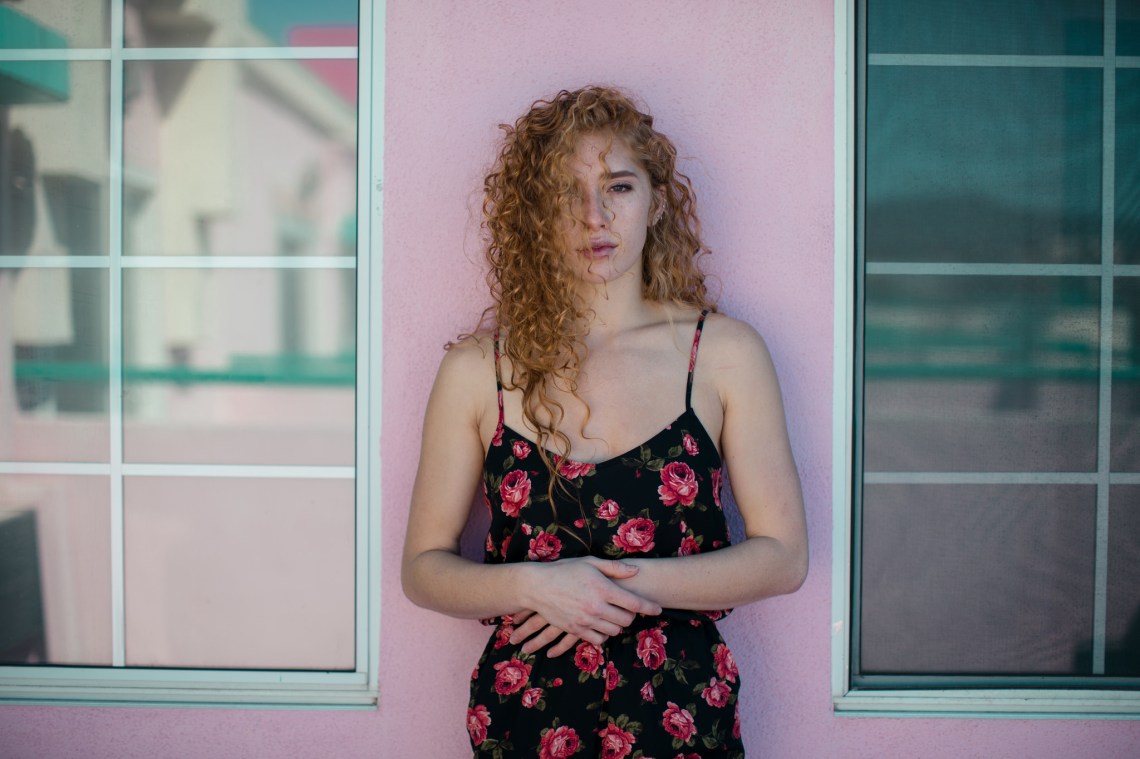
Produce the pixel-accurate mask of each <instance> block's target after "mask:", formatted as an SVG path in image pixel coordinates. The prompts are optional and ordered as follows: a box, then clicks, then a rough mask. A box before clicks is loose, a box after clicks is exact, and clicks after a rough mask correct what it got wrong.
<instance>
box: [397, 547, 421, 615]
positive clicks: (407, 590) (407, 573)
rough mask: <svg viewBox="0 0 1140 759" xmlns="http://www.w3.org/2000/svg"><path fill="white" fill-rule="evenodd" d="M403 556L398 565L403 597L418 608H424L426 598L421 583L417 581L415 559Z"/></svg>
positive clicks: (417, 574)
mask: <svg viewBox="0 0 1140 759" xmlns="http://www.w3.org/2000/svg"><path fill="white" fill-rule="evenodd" d="M417 558H419V557H415V558H411V559H409V558H405V559H404V561H403V564H402V565H401V567H400V587H401V588H402V589H403V591H404V597H405V598H407V599H408V600H409V601H411V602H412V603H413V604H415V605H416V606H419V607H420V608H425V607H426V605H427V598H426V597H425V596H424V593H423V586H422V583H420V582H419V579H420V578H419V573H418V572H417V571H416V569H417V567H416V559H417Z"/></svg>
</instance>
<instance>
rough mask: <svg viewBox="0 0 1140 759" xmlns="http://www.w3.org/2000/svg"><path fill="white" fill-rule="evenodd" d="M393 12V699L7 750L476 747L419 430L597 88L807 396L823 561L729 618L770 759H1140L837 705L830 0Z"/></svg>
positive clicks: (1102, 728) (1133, 740) (36, 732)
mask: <svg viewBox="0 0 1140 759" xmlns="http://www.w3.org/2000/svg"><path fill="white" fill-rule="evenodd" d="M387 18H388V20H387V35H388V39H387V56H388V60H387V103H386V115H385V120H386V130H387V136H386V141H385V145H384V156H385V163H386V176H385V188H386V197H385V239H384V254H383V255H384V259H383V270H384V335H385V344H384V367H385V368H384V379H383V381H384V385H383V387H384V394H383V404H384V406H383V408H384V428H383V430H382V431H381V435H382V457H383V492H384V496H383V497H384V500H383V504H382V529H383V568H382V571H383V582H382V587H381V588H380V592H381V595H382V611H381V616H382V619H381V661H380V706H379V709H377V710H366V711H311V710H242V709H175V708H164V709H143V708H124V707H111V708H87V707H83V708H81V707H41V706H21V707H5V708H3V709H0V757H21V758H23V757H107V758H108V759H110V758H111V757H116V758H118V757H156V756H171V757H202V758H205V757H211V758H217V757H263V756H265V757H323V756H336V757H442V758H444V759H446V758H450V757H461V756H467V755H469V748H468V743H467V736H466V731H465V729H464V715H465V709H466V703H467V683H468V678H469V677H470V673H471V669H472V667H473V665H474V662H475V660H476V659H477V657H478V653H479V651H480V649H481V648H482V645H483V643H484V641H485V638H486V635H487V633H488V631H487V629H486V628H484V627H482V626H481V625H479V624H478V623H476V622H470V621H461V620H453V619H449V618H446V617H443V616H440V615H438V614H434V613H432V612H427V611H423V610H420V609H417V608H415V607H413V606H412V605H411V604H410V603H409V602H408V601H406V600H405V599H404V597H403V594H402V593H401V591H400V581H399V558H400V549H401V543H402V539H403V532H404V525H405V522H406V517H407V504H408V498H409V494H410V491H411V487H412V479H413V475H414V472H415V467H416V462H417V456H418V448H419V436H418V432H417V431H418V429H419V426H420V420H421V418H422V414H423V410H424V405H425V403H426V400H427V395H428V390H429V387H430V384H431V380H432V377H433V376H434V372H435V368H436V366H437V364H438V361H439V359H440V357H441V355H442V346H443V344H444V343H445V342H446V341H447V340H448V339H449V338H452V337H454V336H455V335H456V334H457V332H460V331H463V330H465V329H469V328H471V327H472V326H474V324H475V321H476V319H477V317H478V315H479V313H480V311H481V309H482V308H483V306H484V305H485V304H486V295H485V292H484V290H485V287H484V286H483V284H482V279H481V267H480V264H479V261H480V258H479V257H480V249H479V248H480V246H479V234H478V203H479V188H480V177H481V175H482V172H483V171H484V169H485V167H486V165H487V164H488V163H489V162H490V160H491V156H492V151H493V146H494V143H495V139H496V136H497V129H496V124H497V123H499V122H501V121H508V120H512V121H513V119H514V118H515V117H516V116H517V115H518V114H519V113H521V112H522V110H524V109H525V108H526V107H527V105H528V104H529V103H530V102H531V101H532V100H534V99H535V98H538V97H541V96H544V95H549V94H552V93H553V92H555V91H557V90H558V89H561V88H563V87H567V88H572V87H575V86H579V85H582V84H585V83H611V84H616V85H619V86H622V87H625V88H627V89H629V90H631V91H633V92H634V93H637V94H638V95H639V96H640V97H641V98H642V99H643V100H644V102H645V103H646V104H647V105H648V106H649V108H650V110H651V111H652V113H653V114H654V115H655V116H656V118H657V124H658V126H659V127H660V128H661V129H662V130H663V131H665V132H666V133H667V134H669V135H671V136H672V137H673V138H674V140H675V141H676V143H677V144H678V147H679V150H680V152H681V154H682V155H684V156H685V157H686V158H685V161H684V164H683V165H684V168H685V170H686V171H687V173H689V174H690V176H691V177H692V178H693V181H694V183H695V185H696V188H697V192H698V197H699V200H700V209H701V211H702V219H703V222H704V227H705V231H706V236H707V241H708V243H709V245H710V247H711V248H712V249H713V251H714V255H713V257H712V258H711V260H710V261H709V267H708V268H709V270H710V272H711V273H712V274H713V275H714V276H715V277H716V279H717V280H719V282H720V283H722V284H721V298H720V303H721V307H722V309H723V310H724V311H726V312H728V313H730V314H732V315H734V316H737V317H740V318H743V319H745V320H747V321H749V322H751V323H752V324H754V325H755V326H756V327H757V328H759V329H760V330H761V332H762V333H763V334H764V335H765V337H766V338H767V340H768V342H769V344H770V347H771V350H772V353H773V356H774V358H775V360H776V364H777V368H778V370H779V373H780V377H781V381H782V384H783V388H784V394H785V402H786V408H787V414H788V419H789V425H790V430H791V436H792V442H793V445H794V449H795V454H796V458H797V462H798V465H799V469H800V474H801V477H802V480H803V484H804V495H805V502H806V506H807V512H808V519H809V527H810V530H811V539H812V549H811V558H812V570H811V574H810V576H809V579H808V581H807V583H806V585H805V586H804V588H803V589H802V590H800V592H799V593H797V594H795V595H793V596H790V597H786V598H779V599H773V600H769V601H764V602H761V603H759V604H754V605H752V606H749V607H746V608H742V609H739V610H737V611H736V612H735V613H734V614H733V615H732V616H731V617H730V618H729V619H728V620H726V621H725V622H723V623H722V630H723V632H724V635H725V637H726V638H727V639H728V641H729V644H730V645H731V646H732V648H733V650H734V651H735V652H736V657H737V660H738V662H739V664H740V669H741V673H742V677H743V681H744V690H743V695H742V704H743V706H742V718H743V723H744V734H745V742H746V745H747V747H748V750H749V755H750V756H751V755H755V756H766V757H809V758H810V757H933V758H936V757H947V758H949V757H954V758H955V759H957V758H958V757H998V756H1000V757H1028V756H1033V757H1076V756H1081V757H1123V756H1134V755H1136V751H1137V746H1138V745H1140V723H1136V722H1117V721H1097V720H1087V721H1075V720H1068V721H1066V720H1045V721H1029V720H1014V719H994V720H988V719H924V718H912V719H893V718H852V717H837V716H834V715H833V713H832V710H831V702H830V695H829V690H830V685H829V683H830V656H831V654H830V627H831V620H830V604H831V577H830V569H831V545H830V536H831V495H830V494H831V461H830V456H831V439H832V438H831V436H832V429H831V402H832V401H831V399H832V394H833V393H834V392H837V391H840V389H838V388H835V387H833V383H832V330H833V327H832V324H833V321H832V320H833V308H832V281H833V280H832V272H833V252H832V250H833V249H832V244H833V243H832V241H833V231H834V230H833V217H832V214H833V210H832V209H833V194H834V189H833V166H834V163H833V126H832V125H833V107H834V105H833V102H834V101H833V99H834V95H833V89H832V81H833V66H834V39H833V3H832V2H831V1H830V0H763V1H757V0H725V1H724V2H716V3H712V2H707V3H694V2H691V1H690V2H681V1H680V0H663V1H662V0H635V1H630V2H620V3H613V2H609V1H608V0H579V1H577V2H560V3H555V2H532V3H520V2H512V1H510V0H484V1H483V2H478V3H474V2H461V1H460V0H389V2H388V3H387ZM488 392H493V388H488ZM477 529H478V525H476V526H475V527H474V530H477ZM474 543H475V545H476V546H477V545H478V543H479V540H478V538H477V537H476V538H475V540H474ZM658 759H662V758H661V757H658Z"/></svg>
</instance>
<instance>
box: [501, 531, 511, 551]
mask: <svg viewBox="0 0 1140 759" xmlns="http://www.w3.org/2000/svg"><path fill="white" fill-rule="evenodd" d="M510 544H511V536H510V535H508V536H507V537H505V538H503V547H502V548H500V549H499V550H500V551H501V552H502V553H503V556H506V555H507V546H509V545H510Z"/></svg>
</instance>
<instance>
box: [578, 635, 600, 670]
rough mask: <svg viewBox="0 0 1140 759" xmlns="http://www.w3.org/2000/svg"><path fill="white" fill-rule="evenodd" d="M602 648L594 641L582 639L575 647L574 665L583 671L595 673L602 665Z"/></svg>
mask: <svg viewBox="0 0 1140 759" xmlns="http://www.w3.org/2000/svg"><path fill="white" fill-rule="evenodd" d="M602 659H603V657H602V649H600V648H598V647H597V646H595V645H594V644H593V643H589V642H587V641H582V642H581V643H579V644H578V647H577V648H575V649H574V665H575V666H576V667H578V669H580V670H582V671H583V672H589V673H590V674H593V673H595V672H597V671H598V667H600V666H602Z"/></svg>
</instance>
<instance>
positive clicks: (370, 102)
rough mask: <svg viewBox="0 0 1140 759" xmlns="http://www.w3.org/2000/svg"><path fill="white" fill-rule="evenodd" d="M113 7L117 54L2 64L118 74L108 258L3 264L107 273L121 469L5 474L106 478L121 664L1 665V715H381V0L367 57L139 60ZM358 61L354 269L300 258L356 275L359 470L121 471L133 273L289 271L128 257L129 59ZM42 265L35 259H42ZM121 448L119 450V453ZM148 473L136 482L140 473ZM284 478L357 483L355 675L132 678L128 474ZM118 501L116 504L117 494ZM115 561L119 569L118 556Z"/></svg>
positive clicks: (177, 672) (242, 54)
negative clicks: (125, 282)
mask: <svg viewBox="0 0 1140 759" xmlns="http://www.w3.org/2000/svg"><path fill="white" fill-rule="evenodd" d="M125 1H126V0H111V3H110V6H111V10H110V28H111V38H112V39H111V46H110V47H109V48H85V49H70V50H65V51H59V50H45V51H28V50H24V51H6V50H0V60H20V61H27V60H58V59H61V58H64V59H67V60H81V61H106V62H108V63H109V64H110V93H109V100H110V103H111V110H110V119H111V122H110V130H109V131H110V164H111V171H110V190H109V193H110V203H109V206H110V220H109V221H110V251H111V255H109V256H85V257H84V259H83V261H80V262H76V261H72V260H70V259H67V258H64V259H62V260H60V259H58V258H56V257H48V256H39V257H35V259H29V258H27V257H15V259H16V260H7V259H8V258H9V257H5V256H0V268H3V267H6V266H22V267H28V266H41V267H61V266H62V267H69V266H70V267H75V266H87V267H90V266H95V267H102V268H106V269H107V270H108V272H109V280H110V292H109V302H110V321H109V326H110V344H109V351H110V358H111V365H112V372H111V382H110V399H111V400H110V417H111V436H112V440H113V441H117V442H113V444H112V457H111V458H112V460H111V463H110V465H109V466H108V465H104V464H95V465H91V464H9V465H4V464H0V474H11V473H36V474H96V473H97V474H107V472H108V471H109V472H110V475H111V481H112V485H111V488H112V516H111V549H112V551H111V553H112V557H113V558H112V569H111V586H112V606H113V607H114V609H115V613H114V614H113V620H114V621H113V631H112V633H113V634H112V639H113V656H112V665H111V666H110V667H48V666H45V667H28V666H19V667H13V666H7V667H4V666H0V704H4V703H21V704H104V705H106V704H119V705H138V706H162V705H168V706H187V705H197V706H245V707H251V706H258V707H273V706H279V707H293V708H297V707H308V708H375V706H376V704H377V697H378V696H377V692H378V664H379V655H380V546H381V532H380V524H381V521H380V503H381V488H380V485H381V483H380V428H381V404H380V400H381V398H382V388H381V380H382V377H383V372H382V364H381V361H382V350H381V348H382V343H383V340H382V338H383V332H382V324H381V314H382V312H383V304H382V291H383V290H382V284H383V283H382V255H381V251H382V242H383V217H382V212H383V195H382V179H383V175H384V160H383V148H384V65H385V6H384V0H360V2H359V9H360V17H359V46H358V49H357V50H355V51H354V50H353V49H352V48H336V47H292V48H193V49H180V48H171V49H164V50H151V49H147V50H134V49H130V48H124V47H123V40H122V36H121V34H119V33H118V32H119V31H120V30H122V28H123V12H124V11H123V7H124V4H125ZM281 58H290V59H318V58H324V59H329V58H357V59H358V61H359V66H358V71H359V77H358V83H357V87H358V91H357V109H358V115H357V200H356V213H357V243H356V244H357V249H356V256H355V258H352V257H340V258H337V257H316V258H297V259H291V260H290V261H289V262H288V265H290V266H293V267H298V268H328V267H330V266H332V267H339V268H355V269H356V270H357V323H356V351H357V353H356V355H357V365H356V399H357V401H356V407H357V416H356V441H355V442H356V465H355V467H353V466H344V467H285V466H281V467H269V466H256V467H253V466H242V467H237V466H235V467H214V466H181V465H180V466H174V465H170V466H163V465H131V464H124V463H123V460H122V458H123V457H122V445H121V429H122V427H121V425H122V420H121V416H120V415H121V412H122V401H121V389H122V388H121V372H120V371H118V368H120V367H121V366H122V345H121V336H120V335H119V333H118V331H119V330H120V328H121V320H122V314H121V306H120V293H121V283H122V272H123V270H124V269H130V268H154V267H160V268H161V267H168V266H170V265H171V264H172V263H175V262H176V263H177V265H178V266H180V267H184V268H207V267H209V268H216V267H219V266H222V267H232V268H251V267H259V266H261V267H264V266H269V267H271V268H281V266H282V265H283V262H282V261H279V260H274V259H264V258H258V257H227V258H225V259H222V258H216V257H211V258H200V257H180V258H178V259H177V261H175V259H173V258H171V257H149V256H132V257H124V256H123V255H122V221H121V218H122V217H121V209H122V207H123V191H122V155H123V150H122V134H123V130H122V127H123V114H122V110H123V109H122V100H123V70H124V66H123V64H124V61H130V60H141V59H146V60H179V59H193V60H205V59H209V60H234V59H244V60H255V59H281ZM36 259H38V260H36ZM116 449H117V450H116ZM136 470H137V471H136ZM123 474H138V475H145V474H155V475H171V474H173V475H178V476H212V477H216V476H219V475H221V476H225V475H226V474H228V475H229V476H261V477H266V476H273V477H281V476H284V477H331V478H336V479H344V478H347V479H351V478H355V485H356V488H355V494H356V510H355V525H356V530H355V552H356V557H357V559H356V568H355V584H356V606H355V620H356V621H355V630H354V634H355V665H354V668H353V670H352V671H337V672H320V671H312V672H298V671H276V670H206V669H194V670H189V669H175V668H169V669H159V668H155V669H132V668H128V667H126V666H125V661H124V659H125V656H124V649H125V646H124V643H123V640H124V630H123V614H122V608H123V564H122V549H123V511H122V488H121V482H122V479H121V476H122V475H123ZM116 491H117V492H116ZM115 557H117V558H115Z"/></svg>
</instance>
